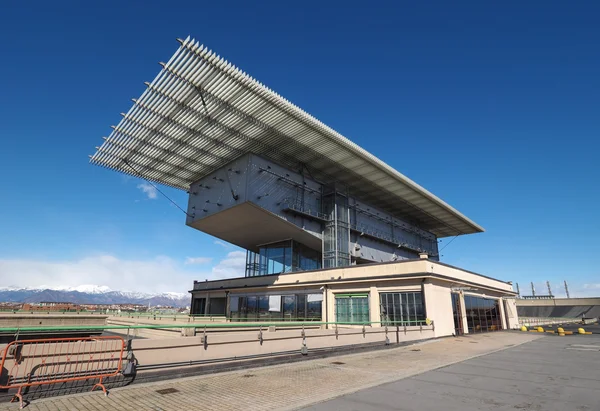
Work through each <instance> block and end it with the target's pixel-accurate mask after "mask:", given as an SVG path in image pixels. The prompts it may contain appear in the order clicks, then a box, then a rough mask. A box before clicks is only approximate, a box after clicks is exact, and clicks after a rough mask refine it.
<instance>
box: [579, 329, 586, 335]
mask: <svg viewBox="0 0 600 411" xmlns="http://www.w3.org/2000/svg"><path fill="white" fill-rule="evenodd" d="M577 332H578V333H579V334H585V330H584V329H583V328H579V329H577Z"/></svg>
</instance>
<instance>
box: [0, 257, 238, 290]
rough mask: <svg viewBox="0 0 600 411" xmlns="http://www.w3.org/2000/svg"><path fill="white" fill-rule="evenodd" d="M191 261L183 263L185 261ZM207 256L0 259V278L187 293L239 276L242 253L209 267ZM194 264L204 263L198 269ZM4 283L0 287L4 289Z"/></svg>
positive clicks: (26, 283)
mask: <svg viewBox="0 0 600 411" xmlns="http://www.w3.org/2000/svg"><path fill="white" fill-rule="evenodd" d="M188 260H189V261H193V263H191V264H186V262H187V261H188ZM211 261H212V259H211V258H209V257H189V258H188V259H186V260H185V262H184V263H181V261H179V262H178V261H177V260H175V259H173V258H170V257H166V256H158V257H156V258H151V259H148V260H134V259H121V258H118V257H116V256H113V255H109V254H101V255H93V256H89V257H85V258H81V259H74V260H63V261H55V260H36V259H0V278H12V279H13V281H11V283H14V284H11V285H12V286H15V287H23V288H26V287H28V288H40V287H41V284H43V285H44V286H46V287H52V288H71V287H78V286H83V285H86V284H98V285H102V286H106V287H109V288H110V289H112V290H115V291H138V292H143V293H157V292H178V293H181V292H187V291H188V290H190V289H191V287H192V285H193V282H194V280H204V279H207V280H219V279H225V278H235V277H243V276H244V271H245V269H246V253H245V252H244V251H230V252H229V253H227V256H226V257H225V258H223V259H222V260H220V261H219V262H218V263H217V264H215V265H214V266H213V267H210V266H209V265H208V264H209V263H210V262H211ZM194 264H197V265H202V264H206V265H205V266H204V267H205V268H202V269H201V270H198V269H193V268H192V267H193V266H194ZM5 285H8V284H1V286H5Z"/></svg>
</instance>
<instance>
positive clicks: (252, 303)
mask: <svg viewBox="0 0 600 411" xmlns="http://www.w3.org/2000/svg"><path fill="white" fill-rule="evenodd" d="M257 300H258V299H257V298H256V296H255V295H252V296H248V297H246V304H247V309H246V312H247V315H246V318H247V319H248V321H256V319H257V314H258V301H257Z"/></svg>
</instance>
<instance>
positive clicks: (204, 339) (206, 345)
mask: <svg viewBox="0 0 600 411" xmlns="http://www.w3.org/2000/svg"><path fill="white" fill-rule="evenodd" d="M207 338H208V336H207V335H206V324H205V325H204V335H203V337H202V344H204V349H205V350H206V349H208V339H207Z"/></svg>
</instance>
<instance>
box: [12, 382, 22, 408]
mask: <svg viewBox="0 0 600 411" xmlns="http://www.w3.org/2000/svg"><path fill="white" fill-rule="evenodd" d="M22 389H23V387H19V391H17V393H16V394H15V396H14V397H13V398H12V400H10V402H15V400H16V399H17V398H18V399H19V409H20V410H22V409H23V407H25V405H24V404H23V394H21V390H22Z"/></svg>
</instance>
